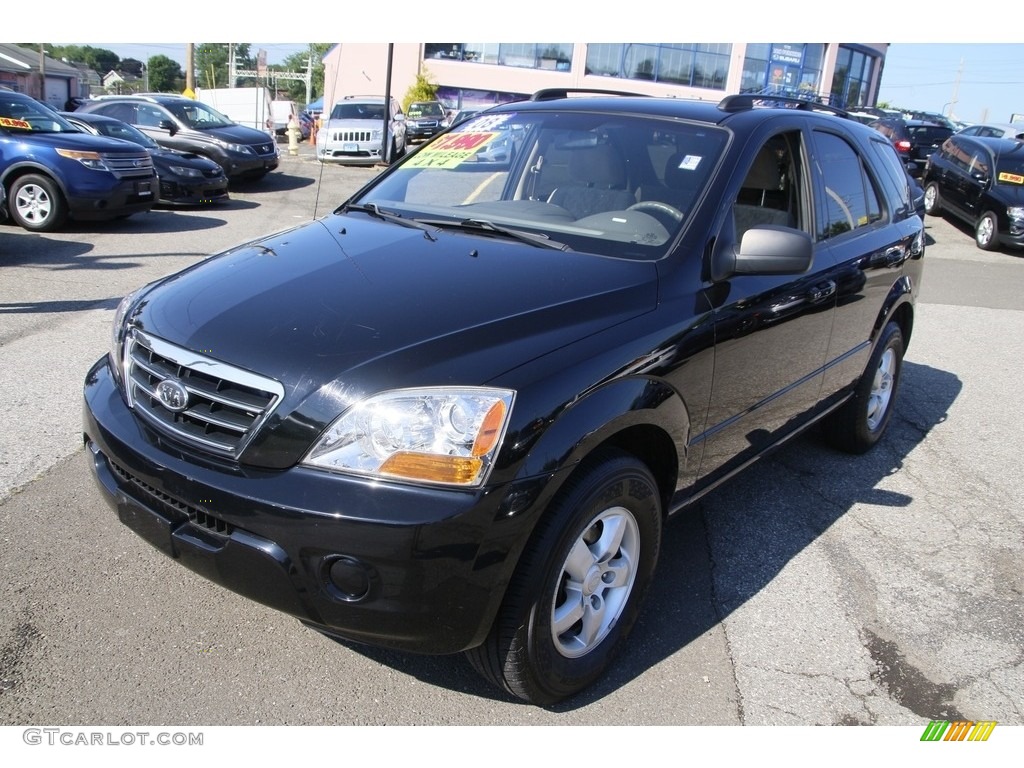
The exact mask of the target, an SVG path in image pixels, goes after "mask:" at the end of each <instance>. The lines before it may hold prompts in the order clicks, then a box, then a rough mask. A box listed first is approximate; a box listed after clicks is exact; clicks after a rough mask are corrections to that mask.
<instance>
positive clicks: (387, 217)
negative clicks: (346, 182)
mask: <svg viewBox="0 0 1024 768" xmlns="http://www.w3.org/2000/svg"><path fill="white" fill-rule="evenodd" d="M349 211H360V212H362V213H368V214H370V215H371V216H373V217H374V218H376V219H380V220H381V221H390V222H391V223H392V224H401V225H402V226H403V227H412V228H413V229H421V230H423V233H424V234H425V235H426V237H427V238H428V239H430V240H437V238H436V237H434V236H433V235H432V234H431V233H430V230H432V229H435V228H436V227H432V226H429V225H428V223H426V222H421V221H419V220H417V219H407V218H405V217H404V216H400V215H399V214H397V213H392V212H391V211H383V210H381V208H380V206H379V205H377V204H376V203H345V204H344V205H342V206H341V207H340V208H338V211H337V212H338V213H348V212H349Z"/></svg>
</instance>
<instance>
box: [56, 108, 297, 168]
mask: <svg viewBox="0 0 1024 768" xmlns="http://www.w3.org/2000/svg"><path fill="white" fill-rule="evenodd" d="M79 112H84V113H88V114H99V115H106V116H107V117H113V118H116V119H118V120H120V121H121V122H123V123H128V124H129V125H134V126H135V127H136V128H138V129H139V130H140V131H142V132H143V133H144V134H146V135H147V136H149V137H150V138H152V139H153V140H154V141H155V142H156V143H157V144H159V145H160V146H162V147H166V148H167V149H176V150H178V151H181V152H191V153H194V154H197V155H202V156H204V157H208V158H209V159H210V160H213V161H214V162H215V163H217V164H218V165H219V166H220V167H221V168H223V169H224V175H225V176H227V177H228V179H229V180H232V181H233V180H235V179H246V180H257V179H261V178H263V176H265V175H266V174H267V173H269V172H270V171H272V170H274V169H275V168H277V166H278V162H279V161H280V153H279V151H278V149H277V142H275V141H274V138H273V137H272V136H271V135H270V134H268V133H266V132H264V131H260V130H257V129H256V128H250V127H248V126H245V125H239V124H237V123H235V122H234V121H232V120H231V119H230V118H228V117H226V116H225V115H222V114H221V113H220V112H218V111H217V110H215V109H214V108H213V107H210V106H208V105H206V104H203V103H202V102H200V101H196V100H195V99H189V98H187V97H185V96H177V95H174V94H169V93H148V94H147V93H137V94H134V95H131V96H100V97H97V98H96V99H93V100H91V101H87V102H86V103H85V104H83V105H81V106H80V107H79V108H78V109H76V110H75V113H76V114H77V113H79Z"/></svg>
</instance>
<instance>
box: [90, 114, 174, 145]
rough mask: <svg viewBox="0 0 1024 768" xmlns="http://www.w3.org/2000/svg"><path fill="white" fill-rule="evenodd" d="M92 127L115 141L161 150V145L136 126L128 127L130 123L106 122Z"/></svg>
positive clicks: (94, 124)
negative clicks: (120, 140) (122, 140)
mask: <svg viewBox="0 0 1024 768" xmlns="http://www.w3.org/2000/svg"><path fill="white" fill-rule="evenodd" d="M91 125H92V127H93V128H95V129H96V130H97V131H99V132H100V133H101V134H103V135H104V136H110V137H111V138H114V139H124V140H125V141H130V142H132V143H134V144H138V145H139V146H142V147H145V148H146V149H159V148H160V145H159V144H157V143H156V142H155V141H154V140H153V139H151V138H149V136H147V135H146V134H144V133H143V132H142V131H140V130H139V129H138V128H136V127H135V126H134V125H128V123H122V122H120V121H117V122H114V121H111V122H107V121H105V120H104V121H103V122H102V123H91Z"/></svg>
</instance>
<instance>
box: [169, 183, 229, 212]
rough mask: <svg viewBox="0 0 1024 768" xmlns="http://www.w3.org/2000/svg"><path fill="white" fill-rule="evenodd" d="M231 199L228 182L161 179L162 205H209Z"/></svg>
mask: <svg viewBox="0 0 1024 768" xmlns="http://www.w3.org/2000/svg"><path fill="white" fill-rule="evenodd" d="M229 199H230V195H229V194H228V181H227V179H226V178H223V177H221V178H220V179H213V180H211V179H184V178H164V177H162V176H161V177H160V205H209V204H210V203H223V202H227V201H228V200H229Z"/></svg>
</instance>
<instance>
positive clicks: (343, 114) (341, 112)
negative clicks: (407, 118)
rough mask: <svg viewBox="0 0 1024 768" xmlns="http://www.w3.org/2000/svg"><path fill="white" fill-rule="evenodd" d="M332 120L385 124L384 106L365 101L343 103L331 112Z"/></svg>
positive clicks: (335, 106) (336, 105)
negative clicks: (373, 121)
mask: <svg viewBox="0 0 1024 768" xmlns="http://www.w3.org/2000/svg"><path fill="white" fill-rule="evenodd" d="M331 120H376V121H377V122H384V105H383V104H367V103H366V102H364V101H343V102H341V103H340V104H335V105H334V109H332V110H331Z"/></svg>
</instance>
